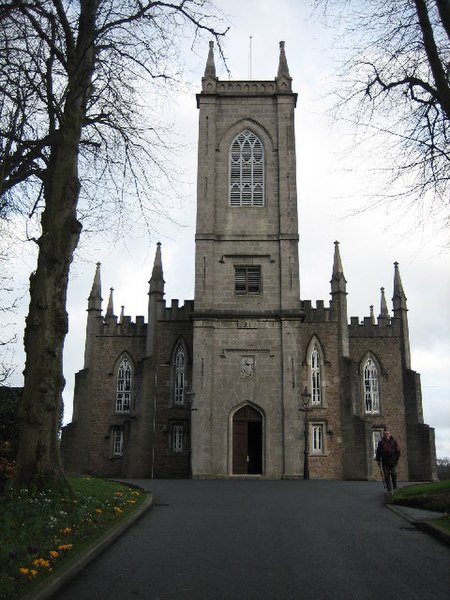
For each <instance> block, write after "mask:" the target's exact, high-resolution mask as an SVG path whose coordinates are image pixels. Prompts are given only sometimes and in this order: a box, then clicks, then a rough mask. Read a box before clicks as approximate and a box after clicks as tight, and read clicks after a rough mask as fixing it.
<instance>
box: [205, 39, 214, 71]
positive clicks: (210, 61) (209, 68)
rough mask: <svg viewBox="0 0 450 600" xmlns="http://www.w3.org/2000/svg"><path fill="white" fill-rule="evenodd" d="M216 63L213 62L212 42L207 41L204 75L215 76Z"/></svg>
mask: <svg viewBox="0 0 450 600" xmlns="http://www.w3.org/2000/svg"><path fill="white" fill-rule="evenodd" d="M215 76H216V65H215V63H214V42H213V41H210V42H209V51H208V59H207V61H206V67H205V74H204V77H215Z"/></svg>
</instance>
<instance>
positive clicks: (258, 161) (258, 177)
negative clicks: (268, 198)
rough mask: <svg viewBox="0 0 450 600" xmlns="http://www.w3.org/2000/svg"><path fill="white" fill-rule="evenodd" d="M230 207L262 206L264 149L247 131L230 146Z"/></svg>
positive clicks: (255, 137) (252, 134) (242, 132)
mask: <svg viewBox="0 0 450 600" xmlns="http://www.w3.org/2000/svg"><path fill="white" fill-rule="evenodd" d="M230 205H231V206H264V148H263V145H262V143H261V140H260V139H259V138H258V137H257V136H256V135H255V134H254V133H253V132H252V131H249V130H248V129H245V130H244V131H241V133H240V134H239V135H237V136H236V137H235V138H234V140H233V143H232V144H231V149H230Z"/></svg>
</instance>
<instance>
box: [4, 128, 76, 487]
mask: <svg viewBox="0 0 450 600" xmlns="http://www.w3.org/2000/svg"><path fill="white" fill-rule="evenodd" d="M61 137H62V138H63V139H62V140H61V142H60V144H58V146H57V147H56V149H55V152H54V156H53V157H52V160H51V164H50V166H49V169H48V180H47V182H46V185H45V201H46V207H45V211H44V213H43V216H42V235H41V237H40V239H39V241H38V244H39V256H38V265H37V269H36V272H35V273H33V274H32V275H31V277H30V307H29V313H28V317H27V320H26V327H25V336H24V345H25V353H26V363H25V371H24V392H23V397H22V401H21V405H20V409H19V451H18V456H17V462H16V483H18V484H19V485H25V486H30V485H32V486H35V487H37V488H38V489H43V488H51V487H53V488H57V487H63V488H64V487H65V486H66V485H67V482H66V479H65V476H64V472H63V469H62V465H61V459H60V454H59V439H58V430H59V427H60V417H61V408H62V392H63V389H64V385H65V380H64V376H63V347H64V340H65V336H66V334H67V331H68V317H67V312H66V294H67V285H68V279H69V268H70V264H71V262H72V258H73V253H74V250H75V248H76V246H77V243H78V239H79V235H80V231H81V226H80V224H79V223H78V221H77V218H76V205H77V200H78V194H79V182H78V177H77V170H76V161H77V155H78V152H77V147H78V146H77V144H76V142H75V140H73V139H72V140H71V139H64V137H67V138H69V137H70V136H68V135H66V136H64V134H63V135H62V136H61ZM72 137H73V136H72Z"/></svg>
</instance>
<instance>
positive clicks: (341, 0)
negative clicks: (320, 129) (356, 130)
mask: <svg viewBox="0 0 450 600" xmlns="http://www.w3.org/2000/svg"><path fill="white" fill-rule="evenodd" d="M315 4H316V8H317V9H318V8H319V7H320V10H322V8H323V6H324V4H323V3H319V2H315ZM325 11H326V13H327V16H328V17H330V16H332V17H333V21H332V25H333V27H336V28H337V29H340V28H341V39H340V51H341V52H343V53H344V54H346V56H347V58H346V60H345V63H344V65H343V68H342V69H340V70H339V75H338V79H339V90H338V94H339V97H340V101H339V103H338V113H339V115H340V116H343V115H345V117H346V118H348V115H351V116H350V118H351V119H352V120H353V121H354V123H356V124H357V126H358V127H360V131H361V130H362V131H363V135H365V136H367V137H375V138H376V137H377V135H378V134H380V139H381V138H382V139H383V142H384V147H383V150H382V153H383V154H384V160H383V161H381V164H382V166H383V170H384V172H385V173H389V177H388V181H387V185H386V186H385V188H384V191H383V197H384V198H388V199H389V198H393V197H394V196H396V197H398V196H400V198H402V199H403V200H407V201H408V205H411V204H413V205H415V206H416V207H418V206H423V205H424V203H427V205H428V206H429V207H431V208H430V215H434V216H436V217H437V218H438V219H440V220H442V219H443V220H444V223H446V224H447V226H448V221H449V218H450V210H449V209H450V147H449V142H450V79H449V77H450V2H449V0H397V1H396V2H392V1H391V0H382V1H381V2H377V3H372V2H360V1H359V0H328V1H327V2H326V3H325ZM333 12H334V14H332V13H333ZM342 31H343V34H342ZM386 134H388V138H387V139H388V143H386Z"/></svg>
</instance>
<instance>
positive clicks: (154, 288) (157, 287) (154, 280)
mask: <svg viewBox="0 0 450 600" xmlns="http://www.w3.org/2000/svg"><path fill="white" fill-rule="evenodd" d="M164 283H165V281H164V276H163V268H162V259H161V242H158V243H157V244H156V254H155V261H154V263H153V271H152V276H151V279H150V281H149V284H150V294H153V293H160V294H164Z"/></svg>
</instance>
